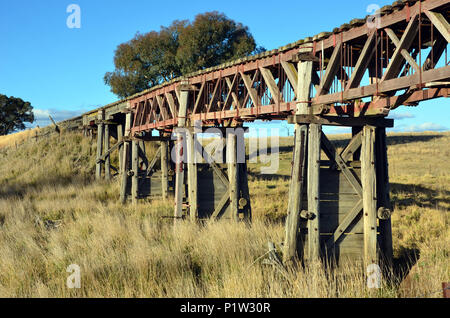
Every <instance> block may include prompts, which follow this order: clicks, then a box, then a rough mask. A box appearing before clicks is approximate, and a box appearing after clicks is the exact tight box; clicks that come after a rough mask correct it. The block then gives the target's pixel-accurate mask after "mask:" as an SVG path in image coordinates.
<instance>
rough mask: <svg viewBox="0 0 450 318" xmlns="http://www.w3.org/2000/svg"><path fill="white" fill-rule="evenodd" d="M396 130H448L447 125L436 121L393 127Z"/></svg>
mask: <svg viewBox="0 0 450 318" xmlns="http://www.w3.org/2000/svg"><path fill="white" fill-rule="evenodd" d="M393 130H394V131H404V132H422V131H446V130H448V128H447V127H445V126H442V125H439V124H436V123H431V122H427V123H423V124H419V125H408V126H406V125H401V126H398V127H397V128H395V129H393Z"/></svg>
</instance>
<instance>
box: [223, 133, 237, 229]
mask: <svg viewBox="0 0 450 318" xmlns="http://www.w3.org/2000/svg"><path fill="white" fill-rule="evenodd" d="M236 148H237V137H236V134H235V133H234V132H231V131H230V132H227V150H226V151H227V164H228V182H229V183H230V209H231V215H232V218H233V219H234V220H235V221H239V192H238V191H239V189H238V180H239V176H238V169H237V155H236Z"/></svg>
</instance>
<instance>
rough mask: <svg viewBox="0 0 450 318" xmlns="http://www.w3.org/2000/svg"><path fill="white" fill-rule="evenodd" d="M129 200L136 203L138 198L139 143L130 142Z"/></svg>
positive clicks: (136, 141)
mask: <svg viewBox="0 0 450 318" xmlns="http://www.w3.org/2000/svg"><path fill="white" fill-rule="evenodd" d="M131 170H132V171H133V174H132V176H131V198H132V200H133V203H137V200H138V197H139V141H138V140H133V141H132V142H131Z"/></svg>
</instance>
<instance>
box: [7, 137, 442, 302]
mask: <svg viewBox="0 0 450 318" xmlns="http://www.w3.org/2000/svg"><path fill="white" fill-rule="evenodd" d="M10 138H11V137H10ZM345 138H347V136H333V138H332V139H334V140H337V141H338V142H339V140H343V139H345ZM0 142H1V140H0ZM289 144H291V140H290V139H288V138H285V139H282V140H281V146H282V147H281V153H280V158H281V162H280V171H279V173H278V174H277V175H274V176H269V177H268V176H264V177H263V176H261V175H259V174H258V173H257V171H258V168H259V167H258V166H255V165H250V166H249V167H250V171H251V174H250V177H249V182H250V183H249V186H250V194H251V201H252V202H251V203H252V210H253V216H254V217H253V219H254V221H253V224H252V226H251V227H247V226H245V225H243V224H240V225H236V224H233V223H230V222H226V221H221V222H209V223H208V224H206V225H204V226H198V225H193V224H190V223H189V222H186V223H183V224H180V225H179V226H177V227H176V228H175V229H174V228H173V222H172V219H170V218H166V216H170V215H172V213H173V203H172V202H171V201H168V202H163V201H158V200H153V201H151V202H150V201H142V202H139V203H138V204H136V205H133V204H129V205H125V206H123V205H121V204H119V203H118V193H119V183H118V180H116V179H115V180H114V181H113V182H111V183H109V184H108V183H104V182H95V181H94V180H93V174H94V168H95V167H94V162H95V152H96V149H95V143H93V142H91V141H90V140H89V138H84V137H82V136H81V134H79V133H78V134H77V133H63V134H61V136H58V135H52V136H50V137H46V138H40V139H37V140H36V139H34V138H31V139H28V140H26V141H25V142H24V143H23V144H21V145H19V146H17V147H16V146H11V144H10V146H8V147H3V148H1V149H0V260H1V261H0V297H74V296H76V297H79V296H81V297H366V296H378V297H441V294H440V293H436V291H439V289H440V288H441V283H442V282H444V281H449V280H450V267H449V266H448V264H449V261H450V227H449V221H450V218H449V213H448V212H449V209H450V162H449V161H448V158H449V157H450V133H421V134H394V135H392V134H391V135H389V137H388V145H389V146H388V156H389V164H390V181H391V199H392V201H393V203H394V206H395V211H394V214H393V218H392V222H393V242H394V249H395V257H396V269H397V272H396V280H395V281H394V282H393V283H391V284H385V285H384V286H383V288H382V289H380V290H379V291H378V292H377V293H376V294H370V295H369V293H368V292H367V289H366V282H365V279H364V277H363V276H362V275H360V272H359V269H358V268H356V267H352V266H348V267H345V268H340V269H338V270H336V271H334V272H332V273H325V272H324V271H323V269H322V268H310V269H307V270H300V271H296V272H292V273H289V274H288V276H286V275H285V276H283V275H280V273H279V272H277V271H276V270H274V269H273V268H271V267H268V266H265V265H262V264H261V262H260V261H259V259H258V258H259V257H260V256H261V255H263V254H265V253H266V251H267V242H268V241H272V242H275V243H276V244H277V246H278V247H279V246H280V245H279V244H280V243H281V242H282V241H283V239H284V217H285V214H286V208H287V193H288V178H287V176H288V175H289V169H290V161H291V151H292V149H291V147H289ZM116 160H117V158H116V157H114V158H113V162H114V161H116ZM230 238H232V239H230ZM70 264H78V265H79V266H80V268H81V279H82V281H81V289H68V288H67V287H66V279H67V277H68V275H69V273H67V272H66V268H67V266H69V265H70Z"/></svg>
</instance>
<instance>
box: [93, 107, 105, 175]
mask: <svg viewBox="0 0 450 318" xmlns="http://www.w3.org/2000/svg"><path fill="white" fill-rule="evenodd" d="M104 119H105V111H104V110H103V109H101V110H99V111H98V116H97V121H98V124H97V162H96V164H95V178H96V179H97V180H100V178H101V176H102V166H103V165H102V160H101V157H102V155H103V138H104V124H103V121H104Z"/></svg>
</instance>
